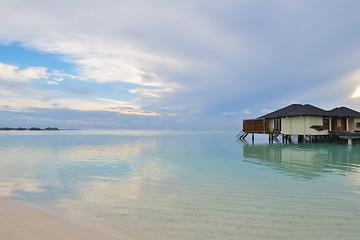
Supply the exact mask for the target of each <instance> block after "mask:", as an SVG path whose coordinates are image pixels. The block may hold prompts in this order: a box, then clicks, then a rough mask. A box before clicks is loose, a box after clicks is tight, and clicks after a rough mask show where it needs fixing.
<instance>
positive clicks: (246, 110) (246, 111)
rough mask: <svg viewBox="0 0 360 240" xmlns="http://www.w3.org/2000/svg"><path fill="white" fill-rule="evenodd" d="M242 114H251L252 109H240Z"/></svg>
mask: <svg viewBox="0 0 360 240" xmlns="http://www.w3.org/2000/svg"><path fill="white" fill-rule="evenodd" d="M240 114H241V115H251V111H250V110H248V109H246V108H245V109H243V110H241V111H240Z"/></svg>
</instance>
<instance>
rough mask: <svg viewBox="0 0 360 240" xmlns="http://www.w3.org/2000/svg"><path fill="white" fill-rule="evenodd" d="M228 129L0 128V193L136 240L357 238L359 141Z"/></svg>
mask: <svg viewBox="0 0 360 240" xmlns="http://www.w3.org/2000/svg"><path fill="white" fill-rule="evenodd" d="M236 133H237V132H210V131H209V132H185V131H85V130H84V131H57V132H14V131H12V132H0V196H8V197H11V198H13V199H19V200H25V201H28V202H34V203H37V204H41V205H43V206H45V207H46V208H48V209H52V210H54V211H59V212H61V213H64V214H66V215H68V216H77V217H81V218H86V219H89V220H91V221H99V222H101V223H103V224H105V225H108V226H111V227H114V228H116V229H119V230H120V231H123V232H125V233H128V234H129V235H132V236H134V237H136V238H139V239H144V240H196V239H204V240H205V239H210V240H222V239H234V240H238V239H277V240H278V239H307V240H308V239H359V236H360V227H359V226H360V144H359V143H358V145H355V146H352V147H348V146H347V145H346V143H333V144H330V143H312V144H307V143H305V144H281V143H274V144H269V143H268V142H267V138H266V137H265V136H264V137H262V136H256V137H255V144H251V143H244V142H239V141H237V140H236V138H235V135H236Z"/></svg>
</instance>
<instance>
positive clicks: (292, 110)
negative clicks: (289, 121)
mask: <svg viewBox="0 0 360 240" xmlns="http://www.w3.org/2000/svg"><path fill="white" fill-rule="evenodd" d="M328 115H329V112H328V111H325V110H324V109H321V108H318V107H315V106H313V105H310V104H304V105H303V104H291V105H289V106H287V107H284V108H281V109H279V110H276V111H274V112H271V113H269V114H266V115H263V116H261V117H259V118H260V119H261V118H282V117H296V116H328Z"/></svg>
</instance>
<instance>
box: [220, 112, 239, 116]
mask: <svg viewBox="0 0 360 240" xmlns="http://www.w3.org/2000/svg"><path fill="white" fill-rule="evenodd" d="M221 115H222V116H230V115H236V112H223V113H222V114H221Z"/></svg>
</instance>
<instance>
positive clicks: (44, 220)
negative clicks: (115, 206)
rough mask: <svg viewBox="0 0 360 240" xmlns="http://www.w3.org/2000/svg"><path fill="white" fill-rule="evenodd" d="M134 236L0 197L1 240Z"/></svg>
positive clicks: (103, 239)
mask: <svg viewBox="0 0 360 240" xmlns="http://www.w3.org/2000/svg"><path fill="white" fill-rule="evenodd" d="M15 239H16V240H41V239H44V240H99V239H101V240H135V239H134V238H130V237H129V236H126V235H125V234H123V233H120V232H117V231H115V230H113V229H107V228H105V227H102V226H98V225H97V224H92V223H87V222H79V221H76V222H75V221H71V220H68V219H65V218H64V217H61V216H56V215H55V214H53V213H50V212H46V211H45V210H42V209H40V208H38V207H35V206H31V205H29V204H26V203H22V202H17V201H13V200H10V199H8V198H0V240H15Z"/></svg>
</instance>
